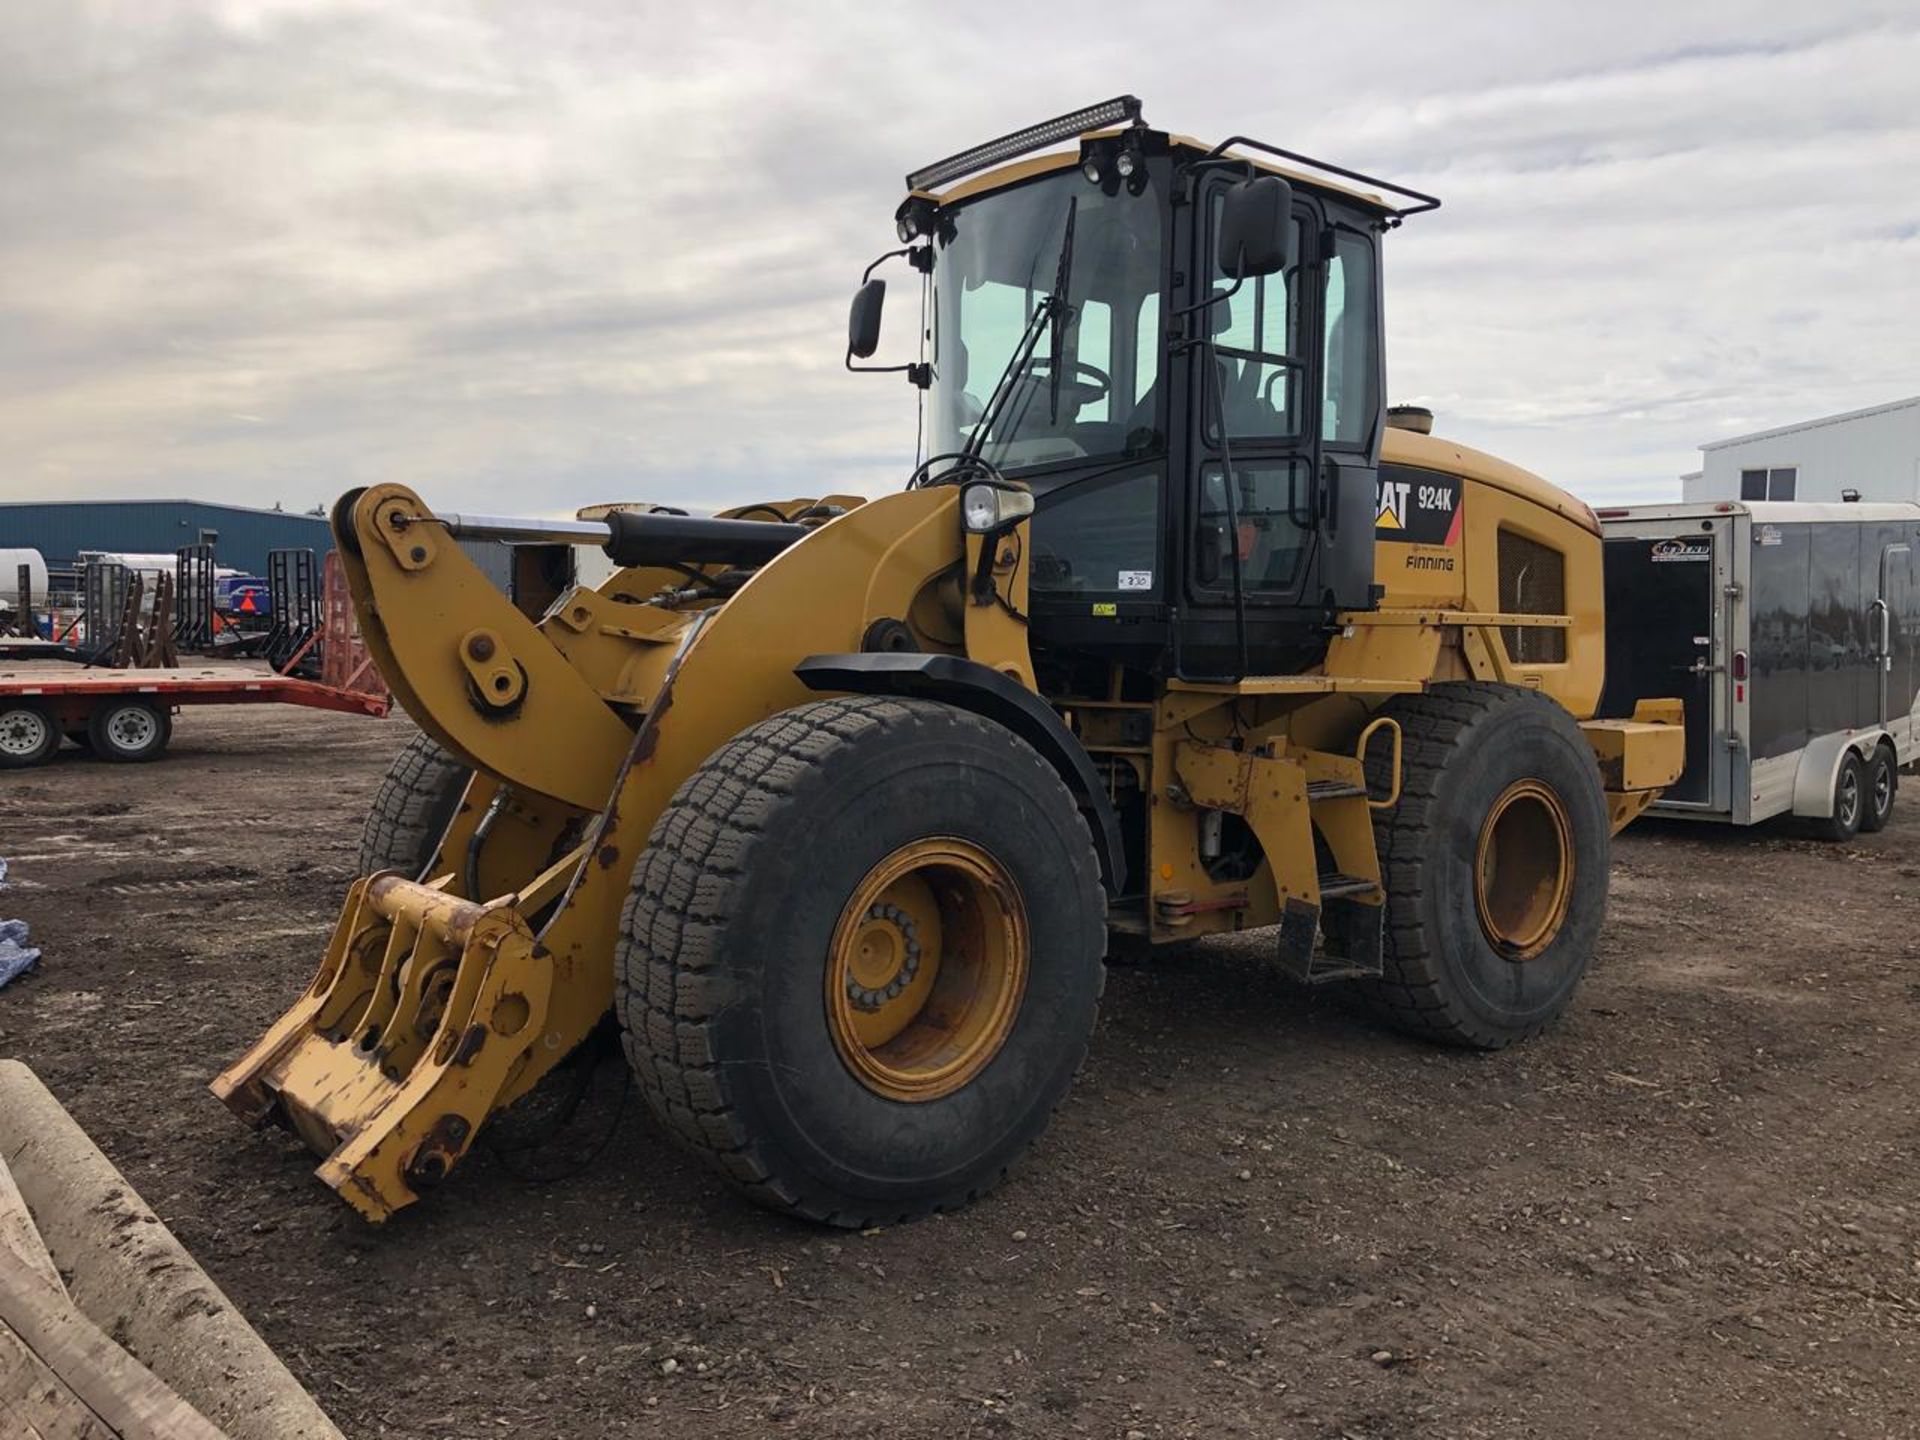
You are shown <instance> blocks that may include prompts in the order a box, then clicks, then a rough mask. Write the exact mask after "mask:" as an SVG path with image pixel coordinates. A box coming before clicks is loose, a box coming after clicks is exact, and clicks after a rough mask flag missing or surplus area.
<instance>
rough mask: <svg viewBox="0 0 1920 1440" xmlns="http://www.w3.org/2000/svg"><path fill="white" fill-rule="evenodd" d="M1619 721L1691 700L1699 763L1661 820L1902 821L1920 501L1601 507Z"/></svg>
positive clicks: (1913, 717)
mask: <svg viewBox="0 0 1920 1440" xmlns="http://www.w3.org/2000/svg"><path fill="white" fill-rule="evenodd" d="M1599 515H1600V519H1601V524H1602V527H1603V529H1604V532H1605V536H1606V605H1607V678H1606V688H1605V691H1604V693H1603V694H1602V696H1601V701H1600V713H1601V714H1602V715H1630V714H1631V713H1632V711H1633V702H1634V701H1635V700H1636V699H1642V698H1654V697H1658V696H1663V695H1679V696H1681V697H1682V698H1683V700H1684V701H1685V703H1686V729H1687V763H1686V769H1685V770H1684V771H1683V772H1682V773H1681V776H1680V779H1679V780H1678V781H1677V782H1676V783H1675V784H1673V785H1672V786H1670V787H1668V789H1667V790H1666V792H1665V793H1664V794H1663V795H1662V796H1661V798H1660V800H1659V801H1658V802H1656V804H1655V805H1654V807H1653V809H1654V811H1655V812H1657V813H1659V814H1664V815H1672V816H1686V817H1692V818H1696V819H1702V820H1720V821H1727V822H1731V823H1733V824H1736V825H1750V824H1755V823H1757V822H1759V821H1761V820H1766V819H1769V818H1771V817H1773V816H1775V815H1788V814H1791V815H1797V816H1801V817H1804V818H1807V819H1810V820H1814V821H1817V822H1821V823H1822V825H1823V828H1824V829H1825V831H1826V832H1827V833H1828V834H1830V835H1832V836H1833V837H1834V838H1836V839H1843V838H1846V837H1848V836H1850V835H1852V834H1853V833H1854V832H1855V831H1856V830H1861V829H1865V830H1878V829H1879V828H1880V827H1881V826H1883V825H1884V824H1885V823H1886V821H1887V816H1888V814H1889V812H1890V811H1891V809H1892V806H1893V800H1894V794H1895V791H1896V789H1897V787H1898V783H1899V782H1898V772H1899V770H1900V768H1901V767H1902V766H1907V765H1911V764H1913V763H1914V762H1915V761H1916V760H1917V759H1920V505H1915V504H1837V505H1817V504H1782V503H1771V502H1769V503H1762V502H1757V501H1756V502H1751V503H1745V502H1739V501H1719V502H1713V503H1693V504H1682V505H1635V506H1630V507H1627V508H1623V509H1611V510H1602V511H1600V512H1599Z"/></svg>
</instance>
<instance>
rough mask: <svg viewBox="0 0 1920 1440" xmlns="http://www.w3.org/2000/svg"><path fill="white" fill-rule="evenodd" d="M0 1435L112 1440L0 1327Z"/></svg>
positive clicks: (20, 1439) (24, 1439)
mask: <svg viewBox="0 0 1920 1440" xmlns="http://www.w3.org/2000/svg"><path fill="white" fill-rule="evenodd" d="M0 1435H5V1436H7V1437H8V1440H114V1435H113V1432H112V1431H111V1430H109V1429H108V1428H107V1427H106V1426H105V1425H104V1424H102V1423H101V1420H100V1417H99V1416H98V1415H95V1414H94V1413H93V1411H91V1410H89V1409H88V1408H87V1407H86V1406H85V1405H84V1404H82V1403H81V1401H80V1397H79V1396H77V1395H75V1394H74V1393H73V1392H72V1391H71V1390H69V1389H68V1388H67V1387H66V1386H65V1385H64V1384H63V1383H61V1380H60V1377H59V1376H58V1375H55V1374H54V1373H53V1372H52V1371H51V1370H49V1369H48V1368H47V1367H46V1366H45V1365H43V1364H42V1363H41V1362H40V1357H39V1356H37V1355H35V1354H34V1353H33V1352H32V1351H31V1350H29V1349H28V1348H27V1345H26V1342H25V1341H24V1340H22V1339H21V1338H20V1337H19V1336H18V1335H15V1334H14V1333H13V1331H12V1330H10V1329H8V1328H7V1327H6V1326H4V1325H0Z"/></svg>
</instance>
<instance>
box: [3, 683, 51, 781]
mask: <svg viewBox="0 0 1920 1440" xmlns="http://www.w3.org/2000/svg"><path fill="white" fill-rule="evenodd" d="M59 748H60V727H59V726H57V725H55V724H54V723H53V716H52V715H50V714H49V713H48V712H47V711H46V710H45V709H44V708H43V707H41V706H39V705H35V704H33V703H32V702H31V701H28V700H5V701H0V770H25V769H27V768H29V767H30V766H34V765H44V764H46V763H47V762H48V761H49V760H51V759H53V756H54V752H55V751H57V750H58V749H59Z"/></svg>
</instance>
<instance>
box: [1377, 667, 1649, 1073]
mask: <svg viewBox="0 0 1920 1440" xmlns="http://www.w3.org/2000/svg"><path fill="white" fill-rule="evenodd" d="M1382 713H1384V714H1387V715H1390V716H1392V717H1393V718H1394V719H1395V720H1397V721H1399V723H1400V727H1401V733H1402V736H1403V757H1404V758H1403V761H1402V769H1401V790H1400V798H1399V801H1398V802H1397V803H1396V804H1395V805H1394V806H1393V808H1392V809H1390V810H1384V811H1380V812H1378V813H1377V814H1376V816H1375V819H1374V839H1375V843H1376V845H1377V846H1378V847H1379V853H1380V863H1381V873H1382V875H1383V877H1384V879H1385V881H1386V892H1387V915H1386V924H1385V933H1384V935H1383V937H1382V975H1381V977H1380V979H1378V980H1369V981H1361V982H1358V984H1359V989H1360V992H1361V993H1362V994H1363V995H1364V996H1365V997H1366V998H1367V1000H1368V1001H1369V1003H1370V1004H1371V1005H1372V1007H1373V1008H1374V1010H1375V1011H1376V1013H1378V1014H1379V1015H1380V1016H1381V1017H1382V1018H1384V1019H1385V1020H1387V1021H1388V1022H1389V1023H1390V1024H1392V1025H1394V1026H1396V1027H1397V1028H1399V1029H1402V1030H1405V1031H1408V1032H1409V1033H1412V1034H1415V1035H1420V1036H1423V1037H1426V1038H1429V1039H1433V1040H1439V1041H1443V1042H1445V1043H1447V1044H1453V1045H1464V1046H1470V1047H1472V1048H1474V1049H1480V1050H1498V1049H1502V1048H1504V1047H1506V1046H1508V1045H1511V1044H1513V1043H1515V1042H1516V1041H1519V1040H1524V1039H1527V1038H1528V1037H1530V1036H1532V1035H1535V1034H1537V1033H1538V1032H1539V1031H1541V1030H1543V1029H1545V1028H1546V1027H1547V1026H1548V1025H1549V1024H1551V1023H1552V1022H1553V1020H1554V1019H1555V1018H1556V1017H1557V1016H1558V1015H1559V1014H1560V1013H1561V1011H1563V1010H1564V1009H1565V1008H1566V1007H1567V1003H1568V1002H1569V1001H1570V1000H1571V999H1572V998H1573V992H1574V990H1575V989H1576V988H1577V987H1578V986H1579V983H1580V979H1581V977H1582V976H1583V975H1585V974H1586V971H1587V967H1588V965H1589V964H1590V963H1591V962H1592V959H1593V951H1594V946H1595V944H1596V943H1597V941H1598V939H1599V934H1600V927H1601V924H1602V923H1603V922H1604V921H1605V919H1606V909H1607V880H1608V876H1607V866H1608V860H1609V852H1610V848H1611V846H1610V829H1609V825H1608V818H1607V802H1606V792H1605V791H1604V790H1603V789H1602V788H1601V783H1600V772H1599V768H1598V766H1597V764H1596V763H1595V761H1594V757H1593V751H1592V749H1591V747H1589V746H1588V744H1587V742H1586V739H1585V737H1584V736H1582V735H1581V733H1580V728H1579V726H1578V725H1576V724H1575V723H1574V721H1573V717H1572V716H1570V715H1569V714H1568V713H1567V712H1566V710H1565V709H1563V708H1562V707H1561V706H1560V705H1558V704H1556V703H1555V702H1554V701H1552V700H1550V699H1548V698H1546V697H1545V696H1542V695H1540V694H1537V693H1535V692H1533V691H1529V690H1521V689H1517V688H1515V687H1512V686H1506V685H1491V684H1482V683H1471V684H1445V685H1436V686H1434V687H1433V688H1432V689H1431V690H1430V691H1428V692H1427V693H1426V694H1423V695H1419V696H1413V697H1409V698H1407V699H1405V700H1396V701H1394V702H1392V703H1391V704H1389V705H1388V706H1387V707H1385V709H1384V710H1383V712H1382ZM1379 765H1380V762H1378V761H1376V762H1375V765H1374V768H1376V769H1378V767H1379ZM1390 783H1391V782H1390V777H1387V776H1384V775H1376V776H1375V777H1374V784H1375V788H1376V790H1378V791H1384V790H1386V789H1387V788H1388V786H1389V785H1390Z"/></svg>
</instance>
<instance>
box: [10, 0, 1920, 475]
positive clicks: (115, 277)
mask: <svg viewBox="0 0 1920 1440" xmlns="http://www.w3.org/2000/svg"><path fill="white" fill-rule="evenodd" d="M1170 18H1171V19H1172V20H1173V21H1174V22H1175V23H1172V24H1170V23H1169V21H1170ZM1917 72H1920V20H1916V18H1915V17H1914V16H1913V13H1912V11H1911V7H1910V6H1906V5H1875V4H1859V5H1845V6H1838V5H1832V6H1826V7H1819V8H1817V9H1809V8H1808V7H1805V6H1791V5H1787V4H1785V3H1776V4H1740V5H1716V4H1703V5H1689V6H1675V5H1670V4H1669V5H1654V4H1643V3H1637V0H1634V3H1621V4H1612V5H1607V6H1593V5H1588V4H1577V5H1576V4H1566V5H1528V6H1524V7H1522V6H1518V5H1512V4H1497V3H1492V0H1486V3H1479V4H1470V5H1469V4H1462V5H1452V6H1446V7H1434V6H1431V5H1421V4H1411V3H1376V4H1370V5H1368V6H1365V7H1361V6H1354V5H1350V4H1297V5H1290V6H1287V7H1261V8H1258V9H1255V8H1252V7H1247V6H1244V5H1216V4H1204V3H1203V4H1195V5H1189V6H1185V7H1181V9H1180V10H1179V11H1178V13H1177V14H1176V15H1174V16H1172V17H1170V15H1169V12H1167V11H1166V10H1165V9H1164V7H1147V6H1138V7H1132V8H1119V7H1113V6H1106V7H1098V8H1093V7H1088V8H1085V9H1080V10H1074V9H1070V8H1068V7H1038V6H1032V5H988V6H973V7H968V8H967V9H966V10H965V11H964V12H961V11H956V10H954V9H953V8H952V7H950V6H932V5H927V4H918V3H916V4H900V5H895V6H890V7H885V8H881V7H859V6H852V5H829V4H801V5H784V6H781V5H771V4H766V5H763V4H738V5H729V6H713V7H705V8H704V9H702V10H699V11H697V12H696V11H695V10H693V8H692V7H685V6H681V5H671V6H670V5H665V4H649V3H641V4H634V3H625V0H575V3H564V4H553V5H544V6H525V5H511V4H505V3H501V4H491V5H489V4H480V3H456V0H412V3H410V4H408V5H405V6H395V5H384V4H372V3H356V0H224V3H205V4H193V5H188V4H167V3H162V0H146V3H141V4H137V5H135V4H109V3H104V0H103V3H90V4H89V3H74V4H66V5H54V4H51V3H44V4H34V3H30V4H27V5H23V6H13V7H8V8H7V9H6V10H5V11H4V12H0V164H3V165H4V167H5V173H6V174H7V175H8V189H9V203H8V204H7V206H5V207H4V208H0V440H3V441H4V453H5V456H6V468H5V470H4V472H0V494H3V495H5V496H7V497H8V498H20V497H27V496H35V495H46V496H52V495H61V496H78V495H117V494H136V493H149V494H151V493H159V492H184V493H192V494H196V495H202V496H205V497H206V498H209V499H234V500H258V501H272V500H281V501H284V502H285V503H287V504H288V505H289V506H296V505H297V506H304V505H307V504H310V503H312V502H314V501H316V500H322V499H326V498H329V497H330V496H331V495H332V494H334V493H336V492H337V491H338V490H340V489H342V488H344V487H346V486H348V485H350V484H359V483H364V482H367V481H369V480H378V479H401V480H405V481H407V482H409V483H412V484H415V485H418V486H420V487H421V488H422V489H424V490H425V491H427V493H428V494H429V496H430V497H432V498H436V499H440V500H441V503H457V504H459V505H462V506H465V507H469V508H474V509H498V510H513V509H526V510H534V509H538V510H548V511H560V510H565V509H569V508H571V507H573V506H574V505H577V504H580V503H584V502H589V501H594V500H602V499H608V498H632V497H648V498H655V499H662V500H675V501H681V502H691V503H696V504H716V503H721V502H724V501H727V500H730V499H738V498H745V497H748V496H752V495H756V494H762V493H776V492H777V493H808V492H813V491H817V490H823V489H858V490H866V491H869V492H878V491H881V490H884V489H887V488H890V487H891V486H893V485H895V484H897V483H898V481H899V478H900V476H901V474H902V472H903V470H904V467H905V465H906V464H907V462H908V461H909V459H910V452H911V448H912V444H913V434H914V419H913V413H912V403H911V392H909V391H908V390H907V388H906V387H905V386H902V385H900V384H899V383H898V381H897V380H895V379H892V378H888V377H871V376H870V377H855V376H849V375H846V374H845V373H844V372H843V371H842V370H841V369H840V366H839V359H840V356H839V349H838V347H839V342H840V338H841V336H842V334H843V326H844V317H845V308H844V307H845V299H846V296H847V294H848V293H849V291H850V289H851V287H852V284H853V281H854V280H855V279H856V278H857V275H858V272H859V269H860V267H861V266H863V265H864V264H865V262H866V261H867V260H868V259H869V258H870V257H871V256H872V255H873V254H876V253H878V252H879V251H880V250H881V249H883V248H885V247H886V245H887V242H888V240H889V238H890V231H891V216H892V211H893V206H894V204H895V203H896V202H897V200H898V198H899V188H898V187H899V180H900V176H901V174H902V173H903V172H904V171H905V170H907V169H908V168H910V167H911V166H913V165H916V164H919V163H922V162H924V161H926V160H929V159H932V158H934V157H936V156H938V155H941V154H945V153H947V152H949V151H952V150H954V149H958V148H960V147H961V146H963V145H965V144H967V143H970V142H971V141H973V140H976V139H979V138H981V137H983V136H986V135H989V134H994V133H998V132H1000V131H1002V130H1005V129H1007V128H1010V127H1012V126H1014V125H1017V124H1020V123H1023V122H1025V121H1027V120H1030V119H1037V118H1040V117H1042V116H1045V115H1048V114H1052V113H1056V112H1057V111H1059V110H1062V109H1065V108H1068V107H1070V106H1072V105H1074V104H1078V103H1081V102H1083V101H1085V100H1088V99H1092V98H1096V97H1098V96H1102V95H1106V94H1110V93H1113V92H1114V91H1116V90H1120V89H1132V90H1133V91H1135V93H1139V94H1142V95H1143V96H1145V98H1146V99H1147V101H1148V114H1149V117H1150V118H1151V119H1153V120H1154V121H1155V123H1158V124H1163V125H1169V126H1172V127H1175V128H1178V129H1181V130H1184V131H1187V132H1189V133H1194V134H1201V135H1223V134H1227V133H1230V132H1232V131H1246V132H1250V133H1255V134H1262V135H1266V136H1270V137H1272V138H1274V139H1275V140H1277V141H1279V142H1280V143H1283V144H1288V145H1292V146H1295V147H1298V148H1302V149H1305V150H1308V151H1310V152H1314V153H1321V154H1326V155H1328V156H1329V157H1330V158H1334V159H1337V160H1341V161H1343V162H1345V163H1348V164H1352V165H1356V166H1358V167H1360V168H1362V169H1372V170H1377V171H1380V172H1382V173H1386V174H1390V175H1394V176H1396V177H1398V178H1403V179H1405V180H1407V181H1408V182H1409V183H1413V184H1417V185H1421V186H1423V187H1426V188H1433V189H1435V190H1437V191H1438V192H1439V193H1441V194H1442V195H1443V196H1444V197H1445V198H1446V201H1447V205H1446V208H1445V209H1443V210H1442V211H1440V212H1439V213H1438V214H1436V215H1433V216H1429V217H1421V218H1420V219H1418V220H1416V221H1414V222H1412V223H1410V224H1409V225H1408V226H1407V227H1406V229H1405V230H1403V231H1401V232H1399V233H1397V234H1396V235H1394V236H1393V237H1392V240H1391V241H1390V252H1391V253H1390V259H1389V281H1388V285H1389V288H1388V297H1389V330H1390V346H1391V351H1390V371H1391V389H1392V393H1393V395H1394V396H1395V397H1396V398H1399V399H1418V400H1422V401H1425V402H1426V403H1430V404H1432V405H1434V407H1435V408H1436V409H1437V410H1439V411H1440V412H1441V416H1442V425H1443V428H1445V429H1446V430H1447V431H1448V432H1449V433H1452V434H1454V435H1457V436H1458V437H1459V438H1461V439H1463V440H1466V441H1468V442H1469V443H1473V444H1479V445H1483V446H1485V447H1486V448H1489V449H1493V450H1495V451H1496V452H1498V453H1502V454H1505V455H1507V456H1508V457H1509V458H1512V459H1514V460H1515V461H1517V462H1519V463H1521V464H1525V465H1528V466H1529V467H1531V468H1533V469H1536V470H1539V471H1541V472H1542V473H1544V474H1547V475H1549V476H1551V477H1553V478H1555V479H1558V480H1560V481H1562V482H1563V483H1567V484H1569V485H1571V486H1573V487H1574V488H1576V489H1577V490H1579V491H1580V492H1581V493H1583V494H1586V495H1587V496H1589V497H1590V498H1593V499H1596V500H1613V499H1622V498H1628V497H1642V498H1660V497H1663V496H1668V495H1671V494H1673V493H1674V485H1673V477H1674V476H1675V475H1676V474H1677V473H1678V472H1679V471H1681V470H1684V469H1689V468H1692V466H1693V463H1694V460H1695V456H1694V452H1693V447H1694V446H1695V445H1697V444H1698V443H1700V442H1702V441H1705V440H1711V439H1714V438H1718V437H1720V436H1723V435H1726V434H1732V433H1738V432H1739V431H1741V430H1744V429H1748V428H1759V427H1761V426H1763V425H1768V424H1774V423H1779V422H1781V421H1785V420H1791V419H1794V418H1799V417H1802V416H1806V415H1810V414H1814V413H1819V412H1821V411H1825V410H1839V409H1847V408H1852V407H1854V406H1858V405H1863V404H1868V403H1872V402H1876V401H1880V400H1885V399H1889V398H1893V397H1895V396H1898V395H1903V394H1911V393H1914V391H1915V390H1916V389H1920V383H1916V366H1915V363H1914V351H1913V340H1912V337H1913V335H1914V334H1915V333H1916V330H1917V329H1920V326H1917V325H1916V322H1917V321H1920V263H1916V262H1920V115H1916V113H1915V111H1914V108H1913V105H1912V81H1911V76H1912V75H1913V74H1915V73H1917ZM900 308H904V307H900Z"/></svg>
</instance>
